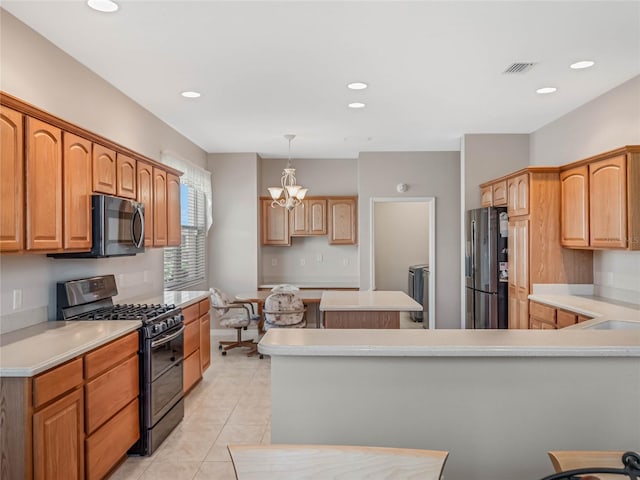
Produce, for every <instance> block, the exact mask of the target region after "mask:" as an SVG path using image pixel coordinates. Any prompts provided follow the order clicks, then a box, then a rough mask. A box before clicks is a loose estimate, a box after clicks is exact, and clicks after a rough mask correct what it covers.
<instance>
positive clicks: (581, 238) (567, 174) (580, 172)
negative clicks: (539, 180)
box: [560, 165, 589, 247]
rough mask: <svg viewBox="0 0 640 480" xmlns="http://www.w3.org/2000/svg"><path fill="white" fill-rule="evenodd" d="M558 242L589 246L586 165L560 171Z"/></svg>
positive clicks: (566, 245)
mask: <svg viewBox="0 0 640 480" xmlns="http://www.w3.org/2000/svg"><path fill="white" fill-rule="evenodd" d="M560 189H561V198H560V227H561V229H560V243H561V244H562V245H563V246H565V247H587V246H589V169H588V167H587V166H586V165H582V166H581V167H576V168H572V169H570V170H566V171H564V172H562V173H560Z"/></svg>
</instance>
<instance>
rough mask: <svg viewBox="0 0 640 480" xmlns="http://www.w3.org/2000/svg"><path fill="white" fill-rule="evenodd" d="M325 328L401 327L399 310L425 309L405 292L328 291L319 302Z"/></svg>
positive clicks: (414, 310) (415, 310)
mask: <svg viewBox="0 0 640 480" xmlns="http://www.w3.org/2000/svg"><path fill="white" fill-rule="evenodd" d="M319 308H320V312H321V315H322V316H323V323H324V326H325V328H400V312H418V311H422V305H420V304H419V303H418V302H416V301H415V300H414V299H413V298H411V297H410V296H409V295H407V294H406V293H404V292H400V291H385V290H368V291H363V290H361V291H357V292H349V291H326V292H324V294H323V295H322V300H321V301H320V307H319Z"/></svg>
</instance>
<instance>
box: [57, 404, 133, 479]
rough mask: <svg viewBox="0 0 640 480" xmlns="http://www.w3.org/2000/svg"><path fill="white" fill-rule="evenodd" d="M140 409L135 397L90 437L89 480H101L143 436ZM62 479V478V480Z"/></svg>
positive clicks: (88, 452)
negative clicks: (141, 433)
mask: <svg viewBox="0 0 640 480" xmlns="http://www.w3.org/2000/svg"><path fill="white" fill-rule="evenodd" d="M138 409H139V406H138V399H137V398H136V399H135V400H133V401H132V402H130V403H129V404H128V405H126V406H125V407H124V408H123V409H122V410H120V412H118V414H117V415H116V416H114V417H113V418H112V419H111V420H110V421H108V422H107V423H106V424H104V425H103V426H102V427H100V429H99V430H97V431H96V432H95V433H94V434H92V435H91V436H90V437H88V438H87V440H86V443H85V451H86V457H87V460H86V474H87V476H86V478H87V479H89V480H93V479H96V480H97V479H102V478H104V477H105V476H106V474H107V473H109V472H110V471H111V470H112V469H113V467H114V466H115V465H117V464H118V461H119V460H120V459H121V458H122V457H123V456H124V455H126V453H127V450H129V448H130V447H131V445H133V444H134V443H135V442H136V441H137V440H138V438H139V437H140V422H139V410H138ZM60 478H62V477H60Z"/></svg>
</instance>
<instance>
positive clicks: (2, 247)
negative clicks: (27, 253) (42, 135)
mask: <svg viewBox="0 0 640 480" xmlns="http://www.w3.org/2000/svg"><path fill="white" fill-rule="evenodd" d="M23 119H24V117H23V116H22V114H21V113H19V112H16V111H15V110H11V109H9V108H6V107H2V108H1V109H0V205H1V206H2V208H1V209H0V252H15V251H19V250H22V249H23V248H24V223H23V222H24V221H23V219H24V191H23V185H24V143H23V141H24V126H23Z"/></svg>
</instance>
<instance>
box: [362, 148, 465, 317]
mask: <svg viewBox="0 0 640 480" xmlns="http://www.w3.org/2000/svg"><path fill="white" fill-rule="evenodd" d="M398 183H406V184H407V185H408V186H409V189H408V191H407V192H406V193H398V192H397V191H396V185H397V184H398ZM358 195H359V197H358V200H359V201H358V211H359V213H358V217H359V228H360V230H359V234H360V289H361V290H368V289H369V287H370V282H369V278H370V255H371V253H370V245H371V239H370V223H371V221H370V219H371V212H370V203H371V198H372V197H399V196H402V195H404V196H410V197H435V198H436V213H435V218H436V226H435V229H436V245H435V251H436V254H437V258H436V261H437V271H436V278H435V279H434V281H435V285H436V292H435V296H436V309H437V310H436V312H435V324H436V328H459V326H460V314H461V313H460V312H461V307H460V283H461V281H462V280H461V277H460V248H461V247H460V242H461V237H460V235H461V232H460V154H459V152H366V153H361V154H360V157H359V158H358Z"/></svg>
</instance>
